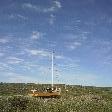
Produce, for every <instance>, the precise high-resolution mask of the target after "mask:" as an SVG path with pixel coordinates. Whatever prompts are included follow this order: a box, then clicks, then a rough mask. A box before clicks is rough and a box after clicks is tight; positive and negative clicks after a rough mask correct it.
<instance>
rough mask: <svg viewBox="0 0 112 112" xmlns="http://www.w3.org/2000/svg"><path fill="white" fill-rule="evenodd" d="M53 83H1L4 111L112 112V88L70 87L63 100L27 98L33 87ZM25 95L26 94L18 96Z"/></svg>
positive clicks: (0, 93) (41, 86)
mask: <svg viewBox="0 0 112 112" xmlns="http://www.w3.org/2000/svg"><path fill="white" fill-rule="evenodd" d="M47 86H49V85H36V84H6V83H5V84H3V83H1V84H0V96H1V97H0V110H1V111H0V112H112V88H96V87H82V86H67V89H68V92H66V91H65V88H64V85H60V86H61V88H62V97H61V98H60V99H40V98H30V97H27V93H28V91H29V90H30V89H31V88H39V89H42V88H46V87H47ZM14 95H23V96H14Z"/></svg>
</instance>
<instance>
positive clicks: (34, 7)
mask: <svg viewBox="0 0 112 112" xmlns="http://www.w3.org/2000/svg"><path fill="white" fill-rule="evenodd" d="M22 6H23V8H30V9H34V10H39V8H38V7H37V6H36V5H32V4H31V3H24V4H23V5H22Z"/></svg>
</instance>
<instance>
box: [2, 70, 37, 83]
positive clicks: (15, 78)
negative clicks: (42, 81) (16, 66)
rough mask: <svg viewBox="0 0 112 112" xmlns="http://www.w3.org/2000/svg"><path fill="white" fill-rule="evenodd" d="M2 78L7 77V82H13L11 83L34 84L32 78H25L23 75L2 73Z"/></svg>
mask: <svg viewBox="0 0 112 112" xmlns="http://www.w3.org/2000/svg"><path fill="white" fill-rule="evenodd" d="M4 76H5V77H7V79H8V82H13V83H22V82H24V83H27V82H35V81H36V80H35V79H33V78H32V77H28V76H25V75H23V74H18V73H13V72H9V73H4Z"/></svg>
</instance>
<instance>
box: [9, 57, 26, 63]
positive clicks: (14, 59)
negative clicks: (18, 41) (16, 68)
mask: <svg viewBox="0 0 112 112" xmlns="http://www.w3.org/2000/svg"><path fill="white" fill-rule="evenodd" d="M23 61H24V60H23V59H20V58H16V57H8V58H7V63H9V64H19V63H21V62H23Z"/></svg>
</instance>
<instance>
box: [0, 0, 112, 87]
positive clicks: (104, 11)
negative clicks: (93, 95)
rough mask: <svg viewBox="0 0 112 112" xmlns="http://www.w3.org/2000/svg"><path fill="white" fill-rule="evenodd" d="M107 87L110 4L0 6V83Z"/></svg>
mask: <svg viewBox="0 0 112 112" xmlns="http://www.w3.org/2000/svg"><path fill="white" fill-rule="evenodd" d="M52 51H55V57H54V64H55V65H54V74H55V75H54V80H55V83H66V84H75V85H76V84H78V85H92V86H112V81H111V80H112V0H0V82H35V83H50V82H51V53H52Z"/></svg>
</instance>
